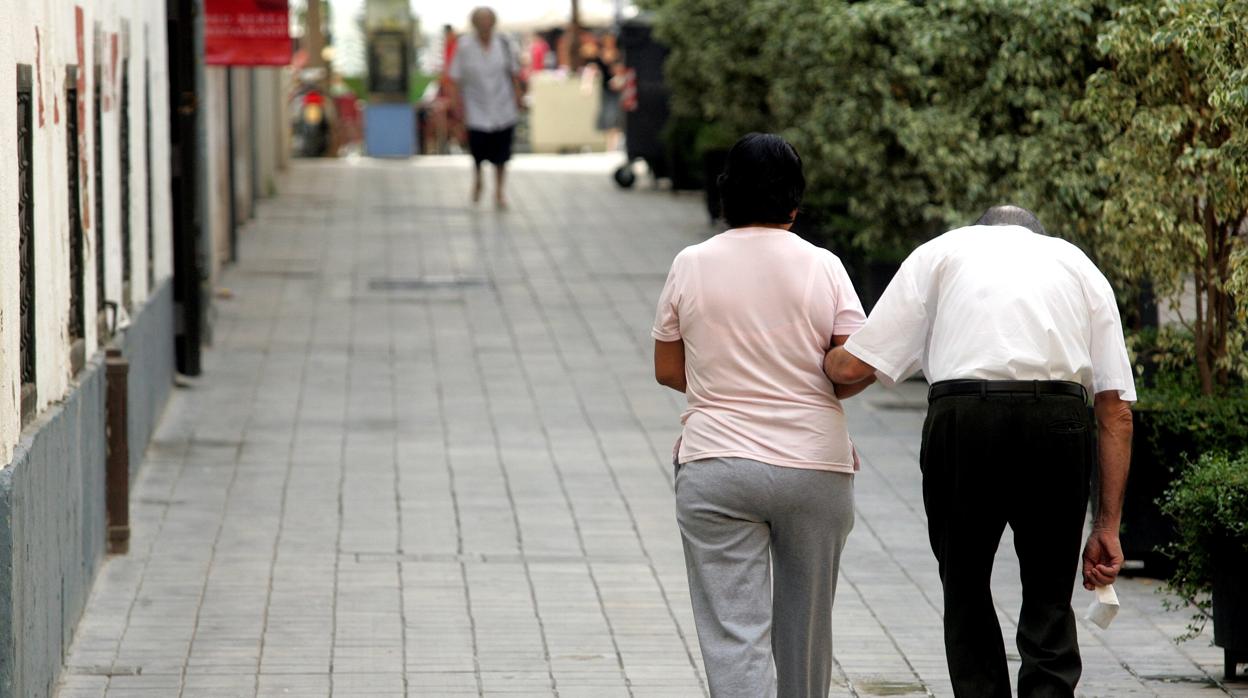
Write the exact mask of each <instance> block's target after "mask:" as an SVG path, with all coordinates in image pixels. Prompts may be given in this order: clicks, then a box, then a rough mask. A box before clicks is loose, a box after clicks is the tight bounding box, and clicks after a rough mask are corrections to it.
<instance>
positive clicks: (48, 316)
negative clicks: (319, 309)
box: [0, 0, 285, 698]
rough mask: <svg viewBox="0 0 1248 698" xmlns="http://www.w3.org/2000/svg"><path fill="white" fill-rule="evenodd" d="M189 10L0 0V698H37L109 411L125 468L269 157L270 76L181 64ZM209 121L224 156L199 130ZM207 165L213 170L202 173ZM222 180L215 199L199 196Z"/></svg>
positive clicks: (60, 627)
mask: <svg viewBox="0 0 1248 698" xmlns="http://www.w3.org/2000/svg"><path fill="white" fill-rule="evenodd" d="M198 10H202V1H201V0H92V1H91V2H85V1H84V0H76V1H75V0H4V1H3V2H0V698H4V697H7V696H21V697H22V698H26V697H28V696H36V697H37V696H47V695H51V694H52V693H53V692H54V690H55V682H56V680H57V678H58V676H59V673H60V671H61V670H62V664H63V661H64V657H65V655H66V651H67V650H68V647H69V644H70V642H71V641H72V638H73V631H74V628H75V626H76V624H77V621H78V618H79V616H80V615H81V611H82V609H83V607H84V606H85V603H86V601H87V597H88V595H89V593H90V589H91V584H92V582H93V580H94V578H95V574H96V572H97V571H98V569H99V566H100V564H101V562H102V561H103V558H104V555H105V554H106V536H107V531H108V527H109V524H110V522H109V520H108V517H109V514H108V507H107V506H106V496H110V493H109V492H108V487H109V486H110V485H109V484H108V483H106V468H107V463H108V459H109V444H110V442H115V441H116V433H115V432H116V430H114V433H113V434H111V435H110V433H109V429H108V424H109V421H108V419H109V411H110V409H113V410H115V412H116V413H117V414H124V415H125V417H124V422H123V423H124V425H125V428H124V431H125V435H126V436H127V439H126V441H127V442H128V450H129V455H128V462H126V461H123V463H124V466H123V468H122V469H123V470H124V471H125V472H126V473H127V474H133V472H134V471H135V470H136V469H137V467H138V464H139V463H140V462H141V461H142V456H143V452H144V449H145V447H146V445H147V444H148V442H149V440H150V438H151V434H152V432H153V430H154V428H155V425H156V422H157V421H158V419H159V417H160V414H161V412H162V410H163V407H164V404H165V402H166V400H167V398H168V396H169V394H170V391H171V388H172V386H173V381H174V377H175V375H176V371H177V370H178V362H179V361H181V360H182V349H183V348H184V347H183V344H184V341H183V340H184V339H185V334H186V329H187V328H186V327H185V324H186V322H185V318H187V317H198V318H207V317H210V316H211V314H210V313H208V312H206V310H207V309H206V307H201V310H203V312H198V311H197V312H196V313H194V314H193V315H192V314H187V313H185V308H184V307H183V306H184V305H185V303H186V300H185V299H186V298H187V294H186V289H188V288H191V289H195V290H196V293H195V294H194V295H195V297H197V298H208V297H210V296H211V288H212V283H213V280H214V277H215V275H216V272H217V271H218V270H219V268H220V265H221V264H222V263H225V262H228V261H229V259H232V258H233V257H234V256H235V255H236V254H237V246H231V247H230V248H229V249H228V251H227V252H228V254H223V253H222V252H221V251H220V248H221V247H222V238H226V239H230V240H234V239H236V238H237V231H238V229H239V226H240V225H241V224H242V222H243V221H245V220H246V218H247V217H249V216H250V215H251V210H252V208H253V203H254V201H255V199H256V198H257V197H258V196H264V195H269V194H272V193H273V192H274V189H275V188H276V180H277V177H278V175H277V168H278V167H280V166H281V164H282V163H284V161H285V154H284V152H283V150H282V142H281V141H283V138H281V137H280V136H281V135H282V133H283V131H284V125H285V119H284V118H283V116H282V114H283V112H284V102H285V100H284V95H283V90H284V77H283V75H284V74H283V73H282V71H279V70H275V69H270V70H267V71H252V70H248V69H232V71H233V72H232V73H231V74H230V76H229V77H230V79H231V83H232V85H231V87H232V89H233V92H229V91H227V90H226V89H224V88H225V85H220V86H218V84H217V83H220V82H222V80H221V79H220V76H219V73H220V71H222V70H224V69H220V68H212V69H204V68H203V66H202V65H194V66H191V65H189V63H188V62H187V61H189V60H196V61H198V60H199V59H198V58H194V57H191V54H190V53H187V52H181V55H179V53H180V52H179V51H177V50H174V49H176V48H178V47H180V46H181V44H179V43H178V42H185V41H193V40H194V38H195V36H196V35H197V32H196V31H194V29H193V22H194V21H195V20H194V19H192V18H194V17H196V16H201V17H202V12H200V11H198ZM169 31H174V32H185V34H184V35H179V36H174V37H170V36H168V35H167V32H169ZM171 40H172V42H173V43H171ZM171 51H172V52H173V54H174V55H173V56H171V55H170V52H171ZM177 61H182V63H178V62H177ZM179 67H180V68H181V72H179V73H178V75H177V79H174V80H172V82H171V76H172V75H173V71H174V70H176V69H179ZM188 75H190V76H192V78H191V79H188V78H187V76H188ZM171 84H173V85H182V86H183V87H181V88H177V89H179V90H181V91H179V93H178V94H174V95H171V94H170V85H171ZM223 101H224V102H225V104H222V102H223ZM171 103H172V104H173V106H174V107H175V108H173V109H172V110H171ZM239 104H242V105H244V107H243V108H244V109H245V112H242V113H240V107H239ZM188 110H189V111H188ZM222 111H224V113H225V114H226V118H227V119H230V120H231V122H232V123H233V124H234V125H235V126H236V127H237V128H236V130H235V132H234V134H233V136H234V140H233V145H234V148H233V152H226V151H227V150H228V149H226V148H224V144H222V143H220V142H219V141H220V136H221V134H220V133H218V131H220V130H221V128H222V127H221V123H220V121H219V120H217V121H210V120H211V119H212V118H213V115H214V114H216V113H218V112H222ZM192 112H193V113H194V114H195V116H194V117H193V118H189V117H188V119H186V120H179V119H180V117H179V115H180V114H190V113H192ZM188 123H189V124H190V126H188ZM171 129H172V130H171ZM238 129H241V130H242V133H239V132H238ZM274 135H277V136H279V137H278V138H276V139H275V138H274ZM171 136H173V138H172V145H171ZM275 141H277V142H275ZM220 153H225V154H226V155H227V157H226V160H225V163H224V167H225V168H228V169H224V170H223V169H222V165H221V164H220V163H218V164H212V163H211V162H210V161H211V160H213V158H215V157H216V156H217V154H220ZM178 168H183V170H182V171H179V169H178ZM191 171H193V172H194V176H193V177H189V178H188V177H187V174H188V172H191ZM228 172H233V173H234V176H233V177H232V178H227V176H226V175H227V174H228ZM226 181H229V182H230V184H231V185H232V187H231V188H232V190H233V198H231V196H230V195H229V194H228V193H227V194H226V195H225V196H221V195H219V190H220V189H221V187H222V185H223V184H224V183H225V182H226ZM188 182H189V183H190V186H191V187H193V189H194V191H190V192H189V193H188V191H187V190H186V183H188ZM178 197H180V198H178ZM187 202H192V203H191V204H190V205H189V206H188V205H187ZM191 209H194V210H193V211H192V210H191ZM179 246H181V247H180V249H181V252H179ZM188 250H189V252H188ZM179 277H180V279H179ZM179 280H180V282H181V283H180V284H179ZM179 289H180V291H179ZM201 290H202V293H201V292H200V291H201ZM179 293H180V294H181V296H180V297H179ZM197 307H200V306H199V303H198V302H197ZM205 329H206V328H205ZM202 334H203V335H204V336H205V337H207V336H210V333H208V332H207V331H205V332H203V333H202ZM196 336H197V337H198V336H199V333H196ZM196 341H198V339H197V340H196ZM175 345H176V347H177V349H176V350H175ZM110 347H111V348H114V349H117V350H119V351H120V353H121V357H123V358H124V359H125V360H126V361H127V362H128V365H129V370H128V377H127V381H126V385H125V387H124V389H123V390H121V394H122V395H124V400H122V401H121V402H124V410H119V409H116V405H115V404H114V403H113V402H111V401H110V396H109V387H110V386H109V380H110V379H109V378H108V375H109V371H108V370H106V359H105V353H106V349H108V348H110ZM114 363H117V359H116V358H114ZM195 370H198V369H195ZM121 385H122V384H121V381H120V380H114V386H121ZM115 453H120V449H115ZM126 494H128V493H123V496H125V495H126Z"/></svg>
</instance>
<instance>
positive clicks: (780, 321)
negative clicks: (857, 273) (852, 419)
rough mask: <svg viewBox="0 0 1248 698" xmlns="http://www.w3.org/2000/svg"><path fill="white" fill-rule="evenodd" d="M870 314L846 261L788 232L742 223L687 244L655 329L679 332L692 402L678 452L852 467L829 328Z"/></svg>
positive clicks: (665, 336) (668, 338) (847, 330)
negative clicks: (829, 370)
mask: <svg viewBox="0 0 1248 698" xmlns="http://www.w3.org/2000/svg"><path fill="white" fill-rule="evenodd" d="M865 320H866V318H865V316H864V315H863V312H862V304H861V303H860V302H859V301H858V294H857V293H855V292H854V287H853V284H851V283H850V281H849V276H848V275H847V274H846V273H845V267H844V266H843V265H842V264H841V261H840V260H839V259H837V257H836V255H834V254H832V253H831V252H829V251H827V250H824V249H821V248H818V247H815V246H814V245H811V244H810V243H808V242H806V241H805V240H802V239H801V238H800V237H798V236H797V235H794V234H793V233H789V232H785V231H783V230H777V229H772V228H739V229H734V230H729V231H727V232H724V233H720V234H719V235H716V236H715V237H713V238H711V239H710V240H707V241H706V242H703V243H701V244H697V245H693V246H690V247H687V248H685V249H684V250H683V251H681V253H680V254H678V255H676V259H675V260H674V261H673V262H672V270H671V272H669V273H668V276H667V283H666V285H664V287H663V294H662V296H661V297H660V298H659V308H658V313H657V315H656V317H655V320H654V329H653V330H652V331H651V335H652V336H653V337H654V338H655V339H657V340H660V341H664V342H674V341H676V340H678V339H682V340H684V343H685V375H686V378H687V382H688V389H687V391H686V393H685V395H686V399H687V400H688V408H687V409H686V410H685V412H684V413H683V414H682V415H681V416H680V422H681V424H682V425H684V430H683V432H682V434H681V439H680V442H679V446H678V453H677V460H678V461H679V462H681V463H687V462H689V461H694V460H698V459H701V458H716V457H721V458H722V457H738V458H750V459H753V460H757V461H761V462H763V463H770V464H772V465H781V466H788V467H793V468H811V469H816V470H834V471H838V472H853V471H854V457H853V446H852V445H851V444H850V441H849V434H848V432H847V431H846V429H845V413H844V411H843V410H842V409H841V403H840V401H839V400H837V398H836V394H835V393H834V392H833V387H832V383H831V382H830V381H828V379H827V377H826V376H824V375H823V356H824V354H825V353H826V352H827V351H828V349H829V348H830V346H831V342H832V336H833V335H848V334H852V333H854V332H856V331H857V330H858V329H859V328H860V327H862V325H863V322H864V321H865Z"/></svg>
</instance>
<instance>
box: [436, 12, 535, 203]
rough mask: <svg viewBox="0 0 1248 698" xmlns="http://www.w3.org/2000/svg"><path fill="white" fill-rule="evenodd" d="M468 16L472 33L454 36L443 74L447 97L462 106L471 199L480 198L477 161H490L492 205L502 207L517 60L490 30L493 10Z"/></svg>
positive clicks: (516, 112) (516, 109) (518, 103)
mask: <svg viewBox="0 0 1248 698" xmlns="http://www.w3.org/2000/svg"><path fill="white" fill-rule="evenodd" d="M470 17H471V21H472V32H471V33H470V34H469V35H467V36H465V37H463V38H462V39H460V40H459V44H458V46H457V47H456V51H455V57H454V58H453V59H452V61H451V69H450V72H449V73H448V76H449V77H450V79H451V91H452V94H453V97H452V99H453V101H454V102H455V103H456V104H461V105H462V111H463V114H464V121H465V122H466V124H467V126H468V149H469V150H470V151H472V159H473V177H472V201H473V203H476V202H477V201H480V200H481V163H483V162H489V163H491V164H493V165H494V181H495V188H494V203H495V204H496V205H497V206H498V207H499V208H506V206H507V197H506V195H505V194H504V183H505V179H506V167H507V161H508V160H510V159H511V141H512V137H513V136H514V134H515V128H516V121H518V120H519V118H520V109H521V107H522V100H523V94H524V93H523V90H522V88H521V85H520V62H519V60H518V58H517V56H516V52H515V51H514V50H513V48H512V47H511V46H510V45H509V44H508V43H507V40H506V39H504V38H503V37H501V36H499V35H498V34H497V33H496V32H495V31H494V26H495V24H497V17H496V15H495V14H494V10H491V9H490V8H488V7H478V8H477V9H475V10H473V11H472V15H471V16H470Z"/></svg>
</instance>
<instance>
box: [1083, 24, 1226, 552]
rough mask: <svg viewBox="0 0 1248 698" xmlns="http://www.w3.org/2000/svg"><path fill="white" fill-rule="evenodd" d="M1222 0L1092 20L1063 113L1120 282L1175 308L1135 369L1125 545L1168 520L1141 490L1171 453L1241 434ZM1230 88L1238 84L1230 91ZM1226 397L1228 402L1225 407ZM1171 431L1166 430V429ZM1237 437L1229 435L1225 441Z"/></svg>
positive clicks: (1151, 488) (1158, 477)
mask: <svg viewBox="0 0 1248 698" xmlns="http://www.w3.org/2000/svg"><path fill="white" fill-rule="evenodd" d="M1240 21H1241V20H1240V19H1239V18H1238V17H1236V15H1235V12H1233V11H1232V9H1231V8H1230V5H1229V3H1228V2H1227V1H1226V0H1202V1H1201V2H1192V3H1127V4H1123V5H1121V6H1120V9H1119V10H1118V11H1117V13H1116V14H1115V16H1114V18H1113V20H1112V21H1110V22H1108V23H1107V24H1106V26H1105V28H1104V30H1103V31H1102V32H1101V33H1100V36H1099V39H1098V46H1099V48H1100V50H1101V52H1102V56H1101V57H1102V59H1103V61H1104V65H1103V67H1102V68H1101V69H1099V70H1098V71H1097V72H1096V73H1095V74H1093V75H1092V76H1091V77H1090V78H1089V79H1088V81H1087V86H1086V90H1085V93H1084V97H1083V99H1082V100H1081V101H1080V102H1079V103H1078V104H1077V105H1076V109H1075V110H1074V113H1075V114H1077V115H1078V116H1079V118H1081V119H1082V120H1083V121H1084V122H1085V123H1088V124H1092V125H1095V126H1096V129H1097V131H1096V136H1095V138H1093V139H1092V140H1093V142H1095V143H1096V144H1097V145H1096V147H1095V148H1094V149H1093V150H1092V151H1091V152H1090V155H1091V156H1092V157H1093V159H1094V161H1095V162H1096V172H1097V173H1098V174H1099V175H1100V176H1101V177H1102V178H1103V181H1104V190H1103V192H1102V193H1101V194H1099V195H1098V196H1100V198H1101V204H1100V206H1099V215H1098V216H1097V217H1096V219H1095V224H1096V229H1097V234H1096V245H1095V247H1096V248H1097V252H1098V257H1099V261H1100V262H1101V267H1102V268H1103V269H1106V270H1107V271H1109V272H1110V273H1111V274H1112V275H1114V276H1115V277H1116V280H1117V281H1119V282H1128V283H1136V284H1139V283H1143V282H1151V284H1152V286H1153V289H1154V291H1155V293H1156V296H1157V298H1158V299H1160V300H1161V301H1164V302H1165V304H1166V305H1167V306H1168V307H1169V308H1172V309H1176V312H1172V313H1168V314H1167V315H1168V318H1166V319H1163V324H1165V323H1166V322H1167V320H1168V321H1169V322H1170V323H1172V324H1170V325H1169V326H1167V327H1164V328H1163V332H1164V333H1165V334H1164V335H1163V336H1162V337H1161V340H1162V342H1161V343H1162V345H1163V346H1162V348H1163V349H1166V350H1167V351H1170V352H1171V353H1172V354H1173V355H1174V356H1175V357H1179V358H1181V361H1179V362H1178V363H1177V364H1176V365H1174V366H1170V367H1168V368H1167V369H1166V370H1159V371H1157V372H1156V375H1157V376H1158V379H1157V381H1155V382H1154V383H1153V384H1152V385H1150V384H1149V383H1148V382H1146V381H1142V385H1141V389H1140V403H1139V405H1138V406H1137V408H1138V409H1137V414H1136V416H1137V422H1136V431H1137V432H1138V436H1137V439H1136V442H1135V449H1134V454H1133V459H1132V467H1131V476H1130V482H1129V483H1128V499H1127V502H1126V503H1125V505H1124V510H1123V520H1124V526H1123V531H1122V535H1123V544H1124V548H1126V549H1127V550H1126V551H1125V552H1127V553H1128V555H1129V556H1130V555H1132V552H1131V548H1133V547H1134V548H1136V550H1137V552H1138V554H1141V555H1147V554H1148V553H1149V552H1151V550H1152V547H1151V545H1152V544H1146V545H1148V546H1149V547H1145V548H1144V549H1143V551H1142V552H1139V548H1138V547H1137V541H1133V540H1132V538H1133V537H1134V536H1135V535H1136V534H1137V533H1141V532H1145V531H1144V529H1149V528H1152V529H1155V530H1160V531H1161V533H1162V534H1165V533H1166V529H1165V526H1164V520H1159V519H1160V517H1159V514H1158V513H1157V512H1156V510H1155V508H1154V505H1153V500H1154V499H1155V498H1156V495H1157V490H1158V489H1161V490H1164V489H1165V484H1166V483H1167V482H1168V481H1169V480H1170V479H1171V478H1173V476H1174V475H1175V473H1174V472H1173V470H1174V468H1175V466H1176V465H1177V464H1180V463H1182V462H1183V459H1182V457H1181V455H1180V454H1181V453H1182V452H1184V451H1186V452H1187V453H1189V454H1192V455H1195V454H1200V453H1203V452H1205V451H1206V450H1208V447H1209V446H1210V444H1208V443H1207V440H1208V439H1209V438H1211V436H1212V437H1216V438H1218V439H1223V437H1222V435H1219V434H1217V433H1216V432H1217V430H1218V429H1222V428H1223V427H1220V426H1218V425H1227V427H1228V428H1230V433H1229V434H1228V435H1227V437H1226V438H1225V439H1223V441H1224V442H1223V443H1221V444H1217V445H1218V446H1219V447H1223V448H1228V449H1230V451H1231V452H1238V449H1239V448H1241V447H1244V446H1248V443H1245V442H1244V441H1243V438H1244V431H1245V429H1244V426H1243V423H1242V421H1240V422H1236V420H1237V419H1238V420H1242V419H1243V415H1244V413H1243V412H1238V411H1237V410H1238V408H1235V407H1227V406H1226V405H1229V404H1231V403H1236V402H1239V403H1242V401H1243V400H1244V393H1245V390H1244V387H1243V386H1244V381H1245V378H1246V377H1248V355H1246V354H1245V339H1246V332H1245V330H1246V329H1248V245H1246V244H1245V237H1246V236H1245V235H1244V234H1243V231H1244V230H1245V226H1248V188H1245V187H1243V186H1242V181H1243V173H1244V172H1245V171H1248V150H1246V149H1244V148H1243V147H1242V146H1241V145H1240V143H1241V141H1242V139H1243V137H1244V124H1245V123H1248V100H1245V99H1242V98H1240V97H1239V95H1242V94H1243V93H1244V90H1245V89H1248V75H1246V74H1245V73H1244V71H1243V70H1242V65H1243V57H1244V56H1245V55H1248V44H1246V43H1245V42H1244V41H1243V39H1242V34H1241V33H1236V30H1237V27H1238V26H1239V23H1240ZM1230 95H1237V96H1236V97H1235V98H1231V97H1230ZM1227 410H1230V411H1229V412H1228V411H1227ZM1172 437H1173V438H1172ZM1235 439H1238V442H1236V441H1235Z"/></svg>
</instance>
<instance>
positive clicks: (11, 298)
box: [0, 0, 172, 464]
mask: <svg viewBox="0 0 1248 698" xmlns="http://www.w3.org/2000/svg"><path fill="white" fill-rule="evenodd" d="M79 13H80V15H79ZM79 17H80V18H81V21H79ZM97 23H98V26H99V29H100V30H101V32H102V33H103V39H104V40H103V41H102V42H100V45H99V46H97V44H96V40H95V28H96V26H97ZM79 27H81V49H80V48H79V37H80V34H79ZM165 44H166V40H165V17H164V3H161V2H150V1H147V0H93V1H92V2H85V1H83V2H78V3H75V2H70V1H67V0H7V1H5V2H0V125H3V126H5V127H4V128H0V168H3V169H2V170H0V464H5V463H8V462H9V461H10V460H11V459H12V455H13V447H14V445H15V444H16V443H17V440H18V438H19V434H20V433H21V424H20V404H19V403H20V373H19V371H20V368H19V358H18V354H19V341H20V328H19V326H18V325H19V322H18V319H19V317H20V307H19V292H18V290H19V273H18V262H17V259H18V224H17V219H18V215H17V210H18V206H17V179H18V173H17V134H16V131H15V129H14V128H13V126H12V125H13V124H15V123H16V118H17V112H16V89H17V86H16V68H15V65H17V64H27V65H30V66H32V73H33V77H34V80H35V84H34V86H33V92H34V95H33V97H34V103H35V105H34V112H35V114H34V122H35V129H34V138H33V163H34V202H35V203H34V208H35V234H34V241H35V279H36V291H35V299H36V300H35V307H36V313H35V317H36V340H35V343H36V347H37V351H36V385H37V389H38V403H39V407H38V409H39V411H40V412H42V411H44V410H46V409H48V407H49V406H50V405H52V404H53V403H56V402H59V401H61V400H64V399H65V398H66V396H67V393H68V392H69V391H70V390H71V389H72V376H71V375H70V350H71V346H70V342H69V336H68V335H69V331H68V323H69V313H70V309H69V298H70V275H69V201H68V183H67V175H68V163H67V154H68V153H67V127H66V116H67V114H66V104H65V79H66V74H67V70H66V69H67V67H68V66H70V65H78V64H79V62H80V61H81V65H80V67H79V72H80V80H79V83H78V87H79V101H80V104H81V105H82V109H80V111H79V114H80V118H79V134H80V136H79V152H80V158H79V170H80V173H79V174H80V179H79V189H80V199H79V201H80V210H81V212H82V218H83V256H84V259H83V272H84V276H85V278H84V280H83V291H84V305H85V307H86V323H85V335H86V336H85V344H86V355H87V356H88V357H90V356H92V355H93V354H94V353H95V352H96V351H97V350H98V349H99V347H100V340H99V337H98V336H97V334H98V333H97V327H96V325H97V323H96V321H95V318H96V310H95V309H96V307H97V299H96V283H95V274H96V265H95V257H96V254H97V253H98V251H97V250H96V249H95V248H96V244H95V243H96V237H95V226H96V225H97V223H98V222H97V221H96V220H95V182H94V175H95V172H94V170H95V167H94V158H95V148H94V145H95V144H94V131H95V129H94V123H93V119H94V117H95V115H94V109H93V102H92V97H93V93H94V89H95V75H94V66H95V63H96V59H97V56H98V57H99V58H100V59H101V62H102V64H103V71H102V73H103V75H102V80H101V84H102V87H103V100H102V101H103V104H102V111H103V115H102V123H101V125H102V135H103V144H102V145H103V158H104V230H105V249H104V255H105V269H106V272H105V296H106V297H107V299H108V300H112V301H117V302H118V303H120V301H121V296H122V292H121V286H122V281H121V277H122V273H121V260H122V254H121V224H120V219H121V212H122V206H121V201H120V196H121V182H120V162H119V160H120V158H119V155H120V151H119V147H120V103H121V98H120V97H121V95H120V91H121V82H122V81H121V71H122V69H123V66H128V69H129V76H130V100H129V102H130V109H129V117H130V171H131V179H130V202H131V203H130V231H131V235H130V246H131V257H130V259H131V298H132V301H133V303H132V311H133V312H137V311H138V310H139V308H140V307H141V305H142V303H143V301H144V300H145V299H146V298H147V296H148V295H149V293H151V291H152V289H151V288H149V284H148V261H147V260H148V252H147V247H148V239H149V236H148V201H147V177H148V176H149V174H148V172H147V171H146V168H145V163H146V160H147V158H146V147H147V146H146V140H145V138H144V131H145V128H146V123H145V116H146V112H147V109H146V108H145V107H146V105H145V101H144V99H145V90H144V85H145V83H146V82H147V81H148V79H149V77H150V86H151V87H150V94H151V99H152V105H151V115H152V123H151V144H152V153H151V163H152V170H153V171H152V173H151V177H152V182H153V186H152V187H151V192H152V201H151V208H152V211H151V221H152V235H151V239H152V240H153V241H154V245H153V253H154V254H153V271H154V273H153V276H154V281H155V282H156V285H159V284H160V282H161V281H163V280H165V279H167V278H168V277H169V275H170V274H171V270H172V259H171V247H172V242H171V236H170V231H171V219H170V202H169V187H168V186H167V184H163V183H167V182H168V181H169V149H168V142H169V125H168V106H167V104H168V94H167V81H166V73H167V68H166V45H165ZM114 47H115V51H114ZM80 51H81V58H80ZM127 56H128V57H129V61H128V62H126V61H125V58H126V57H127ZM145 61H149V63H147V65H149V66H150V75H149V74H146V73H145V70H144V65H145Z"/></svg>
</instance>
